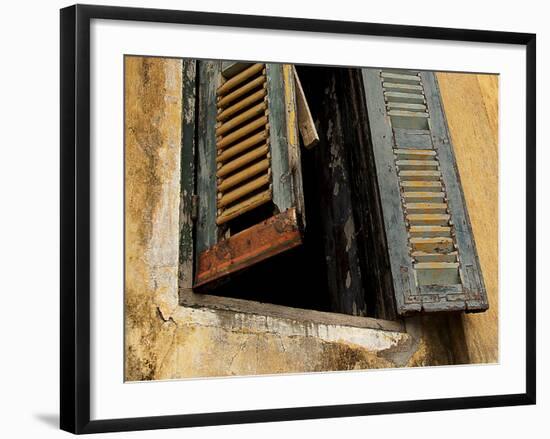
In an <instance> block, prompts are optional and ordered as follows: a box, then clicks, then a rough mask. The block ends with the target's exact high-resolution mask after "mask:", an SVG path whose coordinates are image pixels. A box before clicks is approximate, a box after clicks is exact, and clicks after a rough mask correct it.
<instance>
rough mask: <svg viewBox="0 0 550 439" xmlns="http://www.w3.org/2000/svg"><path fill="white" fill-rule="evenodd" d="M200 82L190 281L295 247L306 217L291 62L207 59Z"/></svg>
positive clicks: (202, 280)
mask: <svg viewBox="0 0 550 439" xmlns="http://www.w3.org/2000/svg"><path fill="white" fill-rule="evenodd" d="M199 84H200V85H199V103H198V110H199V121H198V142H197V146H198V148H197V149H198V164H197V166H198V178H197V195H198V218H197V227H196V230H197V239H196V242H197V244H196V250H197V255H198V260H197V269H196V277H195V286H202V285H205V284H209V283H211V282H213V281H215V280H218V279H220V278H222V277H224V276H226V275H228V274H231V273H233V272H236V271H238V270H241V269H243V268H246V267H249V266H251V265H253V264H255V263H257V262H259V261H262V260H264V259H267V258H269V257H271V256H274V255H276V254H279V253H281V252H283V251H286V250H288V249H291V248H293V247H296V246H297V245H300V244H301V242H302V235H301V228H302V227H303V221H304V218H303V195H302V180H301V168H300V156H299V153H300V151H299V148H298V137H297V136H298V133H297V122H296V104H295V95H294V79H293V75H292V66H291V65H280V64H263V63H256V64H251V63H230V62H221V61H204V62H199ZM258 212H261V213H260V214H259V218H260V220H259V221H257V222H256V223H254V224H248V226H247V227H245V228H244V230H243V229H242V227H243V226H242V222H245V224H246V222H247V221H250V218H254V215H255V214H258ZM266 212H267V213H266ZM262 215H263V216H262ZM238 222H241V224H240V225H239V226H238V227H236V226H235V224H237V223H238Z"/></svg>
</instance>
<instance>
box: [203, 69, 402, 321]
mask: <svg viewBox="0 0 550 439" xmlns="http://www.w3.org/2000/svg"><path fill="white" fill-rule="evenodd" d="M297 71H298V74H299V76H300V79H301V82H302V86H303V88H304V92H305V95H306V98H307V101H308V104H309V107H310V110H311V113H312V116H313V119H314V120H315V125H316V127H317V131H318V134H319V138H320V140H319V143H318V144H317V145H316V146H314V147H313V148H312V149H310V150H307V149H305V148H302V149H301V156H302V174H303V187H304V200H305V213H306V227H305V230H304V245H302V246H300V247H298V248H296V249H293V250H290V251H287V252H285V253H282V254H280V255H278V256H276V257H273V258H270V259H268V260H266V261H264V262H262V263H259V264H257V265H255V266H253V267H251V268H249V269H247V270H244V271H242V272H240V273H237V274H234V275H232V276H231V277H229V278H227V279H224V280H223V281H221V282H218V283H217V284H216V285H214V286H210V287H209V288H208V289H207V290H204V291H200V292H206V293H209V294H215V295H219V296H227V297H236V298H241V299H249V300H255V301H259V302H266V303H273V304H279V305H286V306H292V307H297V308H307V309H314V310H320V311H331V312H340V313H345V314H352V315H361V316H371V317H378V318H386V319H393V318H395V312H394V304H393V297H392V296H391V291H392V290H391V287H390V288H388V283H390V284H391V278H390V276H391V274H390V272H389V268H388V267H389V264H388V261H387V253H386V252H385V246H386V244H385V237H384V231H383V228H382V225H381V224H382V220H381V215H380V209H379V207H378V205H379V201H378V194H377V190H378V189H377V186H376V183H375V173H374V171H371V170H373V169H374V166H373V163H372V160H373V159H372V154H370V151H371V145H370V143H369V134H368V126H367V123H368V122H367V116H366V111H365V108H364V97H363V88H362V82H361V71H360V70H358V69H346V68H329V67H313V66H297ZM272 214H273V212H272V211H269V209H268V210H265V209H263V210H262V209H257V210H256V211H251V212H250V213H249V215H246V216H243V218H242V219H241V220H239V222H238V223H234V224H233V225H232V230H231V232H232V233H234V232H236V231H238V230H243V229H245V228H247V227H249V226H250V225H253V224H255V223H258V222H260V221H262V220H263V219H265V218H266V217H267V216H270V215H272Z"/></svg>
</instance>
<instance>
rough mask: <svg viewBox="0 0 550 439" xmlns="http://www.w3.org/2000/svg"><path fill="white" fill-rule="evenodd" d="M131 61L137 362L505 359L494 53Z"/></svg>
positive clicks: (238, 364) (254, 371) (372, 363)
mask: <svg viewBox="0 0 550 439" xmlns="http://www.w3.org/2000/svg"><path fill="white" fill-rule="evenodd" d="M123 62H124V68H123V75H124V77H123V78H120V80H121V81H123V84H124V102H123V105H124V111H123V113H124V120H123V121H121V123H123V124H124V364H121V365H120V367H121V370H122V369H123V370H124V381H125V382H140V381H157V380H185V379H196V378H214V377H234V376H250V375H274V374H304V373H308V374H309V373H314V372H325V373H326V372H344V371H357V370H368V369H401V368H421V367H435V366H458V365H461V366H463V365H479V364H498V363H499V282H498V279H499V138H498V133H499V74H498V72H496V73H493V74H491V73H486V72H484V73H478V72H457V71H428V70H422V69H418V70H413V69H411V68H406V69H405V68H400V66H399V62H398V60H396V63H395V66H392V67H391V68H390V67H383V68H379V67H376V66H341V65H314V64H308V63H304V64H283V63H273V62H267V61H262V60H223V59H216V60H211V59H191V58H177V57H159V56H148V55H134V54H126V55H125V56H124V61H123ZM471 367H477V366H471Z"/></svg>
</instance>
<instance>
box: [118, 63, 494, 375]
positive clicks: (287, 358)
mask: <svg viewBox="0 0 550 439" xmlns="http://www.w3.org/2000/svg"><path fill="white" fill-rule="evenodd" d="M125 69H126V77H125V107H126V116H125V117H126V119H125V179H126V198H125V203H126V206H125V207H126V217H125V226H126V227H125V240H126V242H125V245H126V252H125V258H126V260H125V267H126V272H125V291H124V294H125V310H126V314H125V349H126V364H125V378H126V380H129V381H135V380H149V379H176V378H185V377H192V376H222V375H247V374H261V373H277V372H310V371H327V370H350V369H365V368H380V367H384V368H386V367H402V366H421V365H437V364H450V363H456V362H465V359H466V358H468V357H469V356H470V350H472V351H474V349H477V351H479V353H477V354H476V355H477V357H474V358H489V356H485V357H483V355H485V349H486V346H487V345H488V344H489V342H488V341H485V340H480V338H479V337H475V336H473V333H474V331H475V330H476V329H475V328H476V326H475V325H480V324H481V323H479V321H481V320H480V319H478V318H477V316H474V317H473V318H471V316H467V317H464V318H462V317H461V316H454V317H451V318H447V317H446V316H429V317H423V318H413V319H410V320H408V321H407V325H406V331H404V328H403V326H402V325H401V324H398V323H395V324H387V325H378V324H376V322H372V321H370V320H368V319H363V318H354V317H351V316H346V319H345V321H343V320H339V319H338V318H335V317H333V316H331V315H328V314H327V313H318V312H314V311H311V312H309V311H308V312H306V313H300V312H298V313H296V312H294V311H288V309H286V310H285V308H284V307H277V306H271V305H267V307H266V308H264V310H265V312H257V310H256V311H255V310H254V309H252V308H251V309H250V310H249V309H247V308H246V307H243V308H242V310H241V311H235V310H234V309H233V310H232V309H229V308H228V309H213V308H211V307H201V306H181V305H180V304H179V301H178V300H179V297H178V251H179V249H178V245H179V244H178V242H179V238H178V236H179V235H178V221H179V195H180V194H179V183H180V154H181V115H182V111H184V110H185V109H184V108H182V106H183V105H184V104H182V91H181V86H182V62H181V60H177V59H166V58H142V57H127V58H126V59H125ZM453 93H454V92H453V91H451V93H450V94H451V96H452V95H453ZM446 105H447V104H446ZM495 123H496V121H495ZM453 140H455V136H454V133H453ZM465 144H467V142H466V143H465ZM464 149H465V148H464ZM470 168H471V169H470V170H469V171H468V172H472V173H473V175H476V174H475V172H476V169H475V166H474V165H471V166H470ZM461 173H462V169H461ZM463 178H464V177H463ZM495 190H496V189H495ZM470 196H472V195H471V193H470ZM468 202H469V200H468ZM486 212H489V211H486ZM487 214H488V213H487ZM480 215H481V219H479V220H478V223H477V224H478V226H477V228H476V226H475V224H476V222H474V220H473V219H472V222H473V224H474V232H475V233H476V238H477V239H481V240H483V239H485V238H482V237H479V238H478V233H480V232H479V230H481V234H482V236H483V233H484V229H483V227H486V225H485V222H484V221H485V219H484V218H485V217H484V216H483V214H481V213H480ZM480 227H481V229H480ZM488 236H489V235H488ZM484 248H485V247H484ZM491 248H492V247H490V246H488V247H487V248H485V250H484V251H486V256H485V260H486V261H487V260H488V261H489V264H490V262H491V257H492V256H493V255H492V254H491ZM494 258H496V255H494ZM495 260H496V259H495ZM485 263H487V262H485ZM482 265H483V260H482ZM484 270H485V267H484ZM486 281H487V279H486ZM495 285H496V284H495ZM495 288H496V287H495ZM494 294H496V290H495V291H494ZM490 300H491V299H490ZM494 316H495V318H496V314H494ZM482 321H483V322H485V323H484V324H485V325H488V324H489V323H488V322H491V319H490V318H485V319H483V320H482ZM465 337H466V339H467V340H468V343H465V342H464V339H465ZM479 361H482V360H479Z"/></svg>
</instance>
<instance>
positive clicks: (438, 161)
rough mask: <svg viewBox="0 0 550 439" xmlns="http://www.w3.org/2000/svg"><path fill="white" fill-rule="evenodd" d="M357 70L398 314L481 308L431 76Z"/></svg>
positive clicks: (478, 278) (474, 260)
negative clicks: (360, 72) (362, 90)
mask: <svg viewBox="0 0 550 439" xmlns="http://www.w3.org/2000/svg"><path fill="white" fill-rule="evenodd" d="M362 76H363V84H364V89H365V98H366V107H367V113H368V122H369V129H370V135H371V141H372V149H373V155H374V161H375V167H376V174H377V181H378V186H379V190H380V200H381V208H382V214H383V221H384V228H385V232H386V241H387V249H388V253H389V259H390V266H391V272H392V279H393V289H394V295H395V300H396V305H397V312H398V314H400V315H407V314H411V313H415V312H435V311H463V310H464V311H483V310H486V309H487V308H488V302H487V294H486V291H485V286H484V282H483V276H482V273H481V269H480V266H479V260H478V256H477V252H476V247H475V242H474V239H473V234H472V228H471V225H470V221H469V218H468V212H467V209H466V203H465V201H464V195H463V192H462V187H461V184H460V178H459V174H458V169H457V165H456V160H455V156H454V152H453V147H452V144H451V138H450V135H449V131H448V127H447V123H446V119H445V115H444V110H443V106H442V103H441V99H440V94H439V89H438V85H437V81H436V78H435V75H434V74H433V73H431V72H415V71H398V70H391V71H390V70H379V69H363V72H362Z"/></svg>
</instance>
